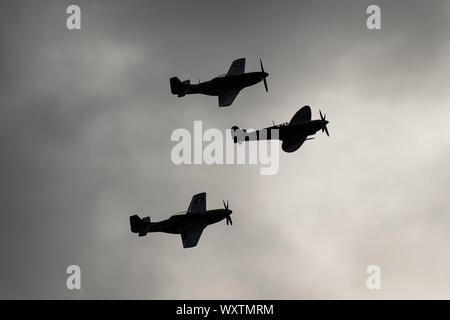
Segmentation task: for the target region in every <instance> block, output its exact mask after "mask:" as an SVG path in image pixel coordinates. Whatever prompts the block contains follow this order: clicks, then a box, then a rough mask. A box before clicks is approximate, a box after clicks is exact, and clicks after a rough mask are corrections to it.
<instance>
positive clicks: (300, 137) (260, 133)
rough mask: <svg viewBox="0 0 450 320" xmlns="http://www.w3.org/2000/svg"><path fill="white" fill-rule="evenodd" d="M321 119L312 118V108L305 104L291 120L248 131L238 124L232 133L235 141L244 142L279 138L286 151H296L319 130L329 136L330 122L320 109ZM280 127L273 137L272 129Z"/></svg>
mask: <svg viewBox="0 0 450 320" xmlns="http://www.w3.org/2000/svg"><path fill="white" fill-rule="evenodd" d="M319 113H320V120H311V108H310V107H309V106H304V107H303V108H301V109H300V110H298V111H297V112H296V113H295V115H294V116H293V117H292V119H291V121H290V122H289V123H288V122H285V123H282V124H280V125H275V123H274V124H273V126H271V127H268V128H264V129H262V130H256V131H251V132H247V130H245V129H240V128H239V127H237V126H234V127H232V128H231V135H232V138H233V140H234V143H242V142H244V141H255V140H271V139H278V140H281V141H282V142H283V143H282V145H281V148H282V149H283V151H285V152H294V151H296V150H297V149H298V148H300V147H301V145H302V144H303V143H304V142H305V141H306V140H312V139H314V138H313V137H312V138H309V137H308V136H310V135H313V134H315V133H316V132H317V131H319V130H322V132H324V131H325V133H326V134H327V136H329V133H328V129H327V124H328V123H329V122H328V121H327V120H326V119H325V117H326V115H325V116H323V115H322V111H320V110H319ZM272 129H278V136H276V137H275V136H274V137H272V134H271V130H272Z"/></svg>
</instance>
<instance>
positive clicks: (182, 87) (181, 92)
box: [170, 77, 191, 97]
mask: <svg viewBox="0 0 450 320" xmlns="http://www.w3.org/2000/svg"><path fill="white" fill-rule="evenodd" d="M190 85H191V80H185V81H183V82H181V80H180V79H178V78H177V77H172V78H170V91H171V92H172V94H176V95H178V97H183V96H185V95H186V93H187V92H188V90H189V86H190Z"/></svg>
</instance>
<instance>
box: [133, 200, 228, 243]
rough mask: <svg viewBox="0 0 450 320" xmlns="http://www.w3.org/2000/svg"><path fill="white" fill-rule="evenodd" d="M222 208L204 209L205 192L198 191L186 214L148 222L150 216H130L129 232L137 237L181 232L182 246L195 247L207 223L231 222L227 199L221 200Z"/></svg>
mask: <svg viewBox="0 0 450 320" xmlns="http://www.w3.org/2000/svg"><path fill="white" fill-rule="evenodd" d="M223 205H224V207H225V208H224V209H214V210H208V211H207V210H206V193H205V192H203V193H199V194H196V195H194V196H193V197H192V200H191V203H190V204H189V208H188V210H187V211H186V214H175V215H173V216H171V217H170V218H169V219H167V220H163V221H160V222H150V217H145V218H143V219H141V218H139V216H138V215H133V216H130V225H131V232H133V233H138V234H139V237H143V236H145V235H147V233H149V232H166V233H173V234H181V240H182V241H183V247H184V248H192V247H195V246H196V245H197V243H198V241H199V240H200V237H201V235H202V232H203V229H205V228H206V227H207V226H208V225H210V224H213V223H216V222H219V221H221V220H223V219H226V222H227V225H228V224H230V225H232V224H233V221H232V220H231V217H230V215H231V213H232V212H233V211H232V210H230V209H228V201H227V202H226V203H225V201H223Z"/></svg>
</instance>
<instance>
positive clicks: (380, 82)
mask: <svg viewBox="0 0 450 320" xmlns="http://www.w3.org/2000/svg"><path fill="white" fill-rule="evenodd" d="M72 3H75V4H78V5H79V6H80V7H81V19H82V29H81V30H79V31H69V30H67V29H66V17H67V15H66V13H65V12H66V8H67V6H68V5H69V4H72ZM369 4H378V5H379V6H380V7H381V18H382V19H381V26H382V29H381V30H378V31H371V30H368V29H367V28H366V18H367V14H366V8H367V6H368V5H369ZM449 15H450V4H449V3H448V1H433V2H432V3H425V2H419V1H361V0H355V1H339V3H337V1H332V0H329V1H320V2H317V1H312V0H311V1H292V2H288V1H225V2H224V1H206V0H204V1H203V0H202V1H198V0H193V1H166V0H165V1H109V0H108V1H106V0H105V1H100V0H97V1H56V0H55V1H39V2H37V1H23V0H21V1H12V0H11V1H2V10H0V48H1V50H0V92H1V95H0V142H1V144H0V146H1V153H0V174H1V179H0V197H1V201H0V209H1V222H0V254H1V264H0V298H6V299H12V298H26V299H28V298H39V299H45V298H56V299H77V298H86V299H91V298H124V299H129V298H133V299H201V298H211V299H216V298H224V299H229V298H233V299H279V298H287V299H312V298H322V299H333V298H334V299H345V298H361V299H370V298H374V299H379V298H388V299H390V298H450V274H449V272H448V270H449V268H450V255H449V252H450V233H449V231H450V229H449V228H450V227H449V225H450V210H449V208H450V197H449V194H450V166H449V159H450V129H449V125H448V124H449V120H450V108H449V103H450V91H449V90H448V88H449V86H450V77H449V74H450V73H449V71H450V60H449V58H448V57H449V56H450V34H449V33H450V17H449ZM240 57H246V58H247V70H258V68H259V58H260V57H261V58H262V59H263V61H264V65H265V69H266V70H267V71H268V72H269V73H270V76H269V78H268V82H269V90H270V91H269V93H268V94H266V93H265V91H264V88H263V86H262V85H261V84H259V85H256V86H254V87H252V88H248V89H246V90H244V91H242V92H241V94H240V95H239V97H238V98H237V99H236V101H235V102H234V104H233V105H232V106H231V107H230V108H221V109H219V108H218V107H217V98H214V97H206V96H187V97H184V98H182V99H178V98H177V97H176V96H172V95H171V94H170V90H169V80H168V79H169V78H170V77H171V76H175V75H177V76H179V77H180V78H181V79H183V80H184V79H191V80H192V81H193V82H196V81H197V80H198V79H199V78H200V79H201V80H208V79H209V78H211V77H213V76H216V75H218V74H221V73H224V72H226V71H227V70H228V67H229V65H230V63H231V61H232V60H233V59H236V58H240ZM305 104H309V105H311V107H312V112H313V118H318V117H319V116H318V110H319V108H320V109H321V110H322V111H323V112H325V113H326V114H327V119H328V120H330V124H329V126H328V128H329V131H330V137H329V138H328V137H326V136H325V135H324V134H323V133H321V132H318V134H317V137H316V139H315V140H313V141H309V142H307V143H305V145H304V146H303V147H302V148H301V149H300V150H299V151H297V152H295V153H292V154H286V153H282V152H281V153H280V157H281V158H280V170H279V173H278V174H277V175H274V176H261V175H260V174H259V167H258V166H255V165H246V166H244V165H241V166H238V165H228V166H217V165H216V166H175V165H174V164H173V163H172V162H171V159H170V152H171V149H172V147H173V146H174V145H175V143H173V142H171V141H170V136H171V133H172V131H173V130H174V129H176V128H187V129H189V130H191V131H192V128H193V122H194V120H202V121H203V126H204V128H219V129H221V130H225V129H227V128H230V127H231V126H233V125H238V126H240V127H253V128H259V127H264V126H267V125H270V124H271V121H272V120H274V121H275V122H278V123H279V122H282V121H286V120H289V119H290V118H291V117H292V115H293V114H294V113H295V112H296V111H297V110H298V109H299V107H301V106H302V105H305ZM202 191H206V192H207V193H208V200H207V205H208V208H220V207H221V206H222V205H221V201H222V199H228V200H229V201H230V207H231V209H233V222H234V224H233V226H232V227H227V226H226V225H225V222H222V223H219V224H216V225H213V226H210V227H209V228H207V229H206V230H205V231H204V232H203V236H202V238H201V240H200V242H199V245H198V246H197V247H196V248H194V249H189V250H186V249H183V248H182V244H181V239H180V237H179V236H176V235H168V234H159V233H158V234H150V235H149V236H148V237H146V238H138V237H137V236H136V235H135V234H132V233H131V232H130V230H129V223H128V216H129V215H131V214H134V213H138V214H140V215H141V216H147V215H149V216H150V217H151V218H152V221H158V220H162V219H165V218H167V217H169V216H170V215H171V214H173V213H175V212H178V211H182V210H186V208H187V206H188V205H189V201H190V199H191V197H192V195H193V194H195V193H198V192H202ZM71 264H76V265H79V266H80V268H81V273H82V277H81V286H82V290H79V291H69V290H67V289H66V286H65V284H66V277H67V275H66V273H65V271H66V268H67V266H68V265H71ZM372 264H376V265H379V266H380V267H381V272H382V289H381V290H376V291H371V290H368V289H367V288H366V285H365V282H366V278H367V276H368V275H367V274H366V268H367V266H368V265H372Z"/></svg>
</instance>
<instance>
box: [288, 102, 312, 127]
mask: <svg viewBox="0 0 450 320" xmlns="http://www.w3.org/2000/svg"><path fill="white" fill-rule="evenodd" d="M308 121H311V108H310V107H309V106H304V107H303V108H301V109H300V110H298V111H297V112H296V113H295V114H294V116H293V117H292V119H291V122H290V124H296V123H301V122H308Z"/></svg>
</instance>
